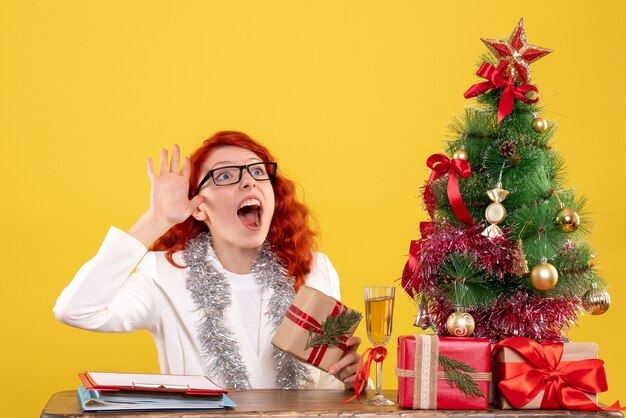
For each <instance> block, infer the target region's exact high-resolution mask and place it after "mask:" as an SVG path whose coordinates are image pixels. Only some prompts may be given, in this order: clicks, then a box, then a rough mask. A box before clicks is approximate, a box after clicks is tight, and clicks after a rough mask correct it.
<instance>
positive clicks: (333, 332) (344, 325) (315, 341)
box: [304, 310, 362, 350]
mask: <svg viewBox="0 0 626 418" xmlns="http://www.w3.org/2000/svg"><path fill="white" fill-rule="evenodd" d="M361 318H362V315H361V314H360V313H359V312H357V311H353V310H348V311H346V312H344V313H341V314H339V315H337V316H334V317H333V316H330V315H328V316H327V317H326V319H325V320H324V322H322V324H321V326H320V328H321V333H316V332H313V331H311V330H309V338H308V339H307V343H306V346H305V347H304V349H305V350H306V349H308V348H311V347H321V346H323V345H327V346H337V345H339V344H341V343H342V341H341V337H343V336H344V335H346V334H347V333H348V331H349V330H350V328H352V327H353V326H354V325H355V324H357V323H358V322H359V321H360V320H361Z"/></svg>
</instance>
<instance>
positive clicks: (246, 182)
mask: <svg viewBox="0 0 626 418" xmlns="http://www.w3.org/2000/svg"><path fill="white" fill-rule="evenodd" d="M239 184H240V187H241V188H242V189H247V188H249V187H256V180H255V179H254V177H252V175H251V174H250V173H248V170H243V172H242V173H241V182H240V183H239Z"/></svg>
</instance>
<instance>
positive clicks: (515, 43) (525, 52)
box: [481, 18, 552, 84]
mask: <svg viewBox="0 0 626 418" xmlns="http://www.w3.org/2000/svg"><path fill="white" fill-rule="evenodd" d="M481 41H483V42H484V44H485V45H487V48H489V50H490V51H491V52H493V54H494V55H495V56H496V57H497V58H499V59H500V65H498V68H499V69H500V70H502V71H504V72H505V74H506V75H507V76H512V77H513V79H514V80H515V79H517V80H519V81H521V82H522V83H524V84H528V83H529V82H530V64H531V63H533V62H535V61H537V60H538V59H539V58H541V57H543V56H545V55H548V54H549V53H550V52H552V50H551V49H547V48H541V47H539V46H535V45H531V44H529V43H527V42H526V31H525V30H524V19H523V18H522V19H520V20H519V23H518V24H517V26H516V27H515V29H513V33H511V36H509V37H508V39H484V38H481Z"/></svg>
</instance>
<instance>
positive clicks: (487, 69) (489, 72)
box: [463, 61, 539, 123]
mask: <svg viewBox="0 0 626 418" xmlns="http://www.w3.org/2000/svg"><path fill="white" fill-rule="evenodd" d="M502 63H504V64H505V65H504V66H506V61H501V62H500V65H498V68H496V67H494V66H493V65H491V64H489V63H488V62H483V65H481V66H480V68H479V69H478V71H477V72H476V74H477V75H479V76H481V77H483V78H486V79H487V80H488V81H484V82H482V83H477V84H474V85H473V86H472V87H470V88H469V89H468V90H467V91H466V92H465V94H463V97H465V98H466V99H469V98H472V97H476V96H478V95H479V94H483V93H484V92H486V91H488V90H491V89H494V88H500V87H502V88H503V89H502V97H501V98H500V105H499V106H498V123H500V122H502V119H504V117H505V116H506V115H508V114H509V113H511V111H512V110H513V103H514V101H515V98H517V99H518V100H521V101H522V102H524V103H527V104H530V103H537V101H538V100H539V90H538V89H537V87H535V86H532V85H530V84H523V85H521V86H516V85H515V80H513V79H510V78H506V77H505V76H504V74H503V73H502V71H501V69H500V67H502V66H503V64H502ZM529 91H534V92H535V93H537V97H535V98H534V99H529V98H528V97H526V93H527V92H529Z"/></svg>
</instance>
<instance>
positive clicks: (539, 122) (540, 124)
mask: <svg viewBox="0 0 626 418" xmlns="http://www.w3.org/2000/svg"><path fill="white" fill-rule="evenodd" d="M533 117H534V119H533V130H534V131H535V132H537V133H542V132H545V130H546V129H547V128H548V121H547V120H545V119H544V118H542V117H540V116H539V115H538V114H537V113H535V112H533Z"/></svg>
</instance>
